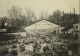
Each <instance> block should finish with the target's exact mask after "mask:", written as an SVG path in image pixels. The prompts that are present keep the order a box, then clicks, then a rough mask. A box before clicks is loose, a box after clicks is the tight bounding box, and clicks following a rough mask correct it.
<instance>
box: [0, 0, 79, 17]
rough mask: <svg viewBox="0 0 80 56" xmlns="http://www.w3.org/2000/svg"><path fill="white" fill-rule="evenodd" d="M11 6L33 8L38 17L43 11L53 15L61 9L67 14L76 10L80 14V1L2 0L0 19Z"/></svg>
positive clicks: (0, 2) (0, 1)
mask: <svg viewBox="0 0 80 56" xmlns="http://www.w3.org/2000/svg"><path fill="white" fill-rule="evenodd" d="M11 6H19V7H21V8H23V10H24V9H25V7H31V8H32V9H33V10H34V11H35V13H36V14H37V15H38V14H39V13H40V12H41V11H47V12H48V14H52V13H53V12H54V11H55V10H57V9H59V10H61V11H65V12H73V8H75V10H76V13H79V0H0V17H1V16H5V15H6V10H7V9H10V8H11Z"/></svg>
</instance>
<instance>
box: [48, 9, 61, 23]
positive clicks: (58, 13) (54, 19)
mask: <svg viewBox="0 0 80 56" xmlns="http://www.w3.org/2000/svg"><path fill="white" fill-rule="evenodd" d="M61 15H62V13H61V11H60V10H56V11H54V12H53V14H52V15H50V16H49V20H50V21H51V22H53V23H56V24H59V21H60V17H61Z"/></svg>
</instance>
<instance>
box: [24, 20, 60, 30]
mask: <svg viewBox="0 0 80 56" xmlns="http://www.w3.org/2000/svg"><path fill="white" fill-rule="evenodd" d="M50 27H52V28H55V27H61V26H59V25H57V24H54V23H51V22H49V21H47V20H42V21H39V22H37V23H34V24H32V25H30V26H28V27H25V30H27V29H30V30H32V29H36V28H37V29H45V28H50Z"/></svg>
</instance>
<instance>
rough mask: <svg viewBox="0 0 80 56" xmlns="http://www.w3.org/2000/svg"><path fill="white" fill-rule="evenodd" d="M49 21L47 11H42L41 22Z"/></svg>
mask: <svg viewBox="0 0 80 56" xmlns="http://www.w3.org/2000/svg"><path fill="white" fill-rule="evenodd" d="M43 19H48V13H47V12H46V11H41V13H40V20H43Z"/></svg>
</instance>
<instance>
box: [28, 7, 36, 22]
mask: <svg viewBox="0 0 80 56" xmlns="http://www.w3.org/2000/svg"><path fill="white" fill-rule="evenodd" d="M26 16H27V18H28V19H27V20H31V21H32V22H35V21H36V20H37V19H36V15H35V12H34V11H33V10H32V9H31V8H30V7H29V8H27V7H26Z"/></svg>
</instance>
